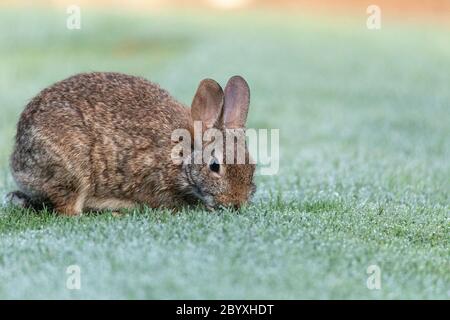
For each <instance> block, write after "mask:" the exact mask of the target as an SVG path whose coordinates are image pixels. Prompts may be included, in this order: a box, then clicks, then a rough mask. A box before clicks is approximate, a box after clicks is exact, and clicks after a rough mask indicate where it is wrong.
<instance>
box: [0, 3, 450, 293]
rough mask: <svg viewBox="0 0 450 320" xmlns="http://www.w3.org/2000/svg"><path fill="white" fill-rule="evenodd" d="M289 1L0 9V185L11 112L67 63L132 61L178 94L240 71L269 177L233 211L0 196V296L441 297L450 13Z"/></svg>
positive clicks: (74, 69)
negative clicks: (270, 152)
mask: <svg viewBox="0 0 450 320" xmlns="http://www.w3.org/2000/svg"><path fill="white" fill-rule="evenodd" d="M130 6H131V5H130ZM287 8H290V7H287ZM287 8H284V9H283V8H279V7H277V8H268V7H261V8H260V7H256V8H241V9H236V10H218V9H211V8H205V7H189V8H186V7H176V8H173V7H172V8H164V9H161V8H159V9H158V10H156V9H155V10H151V9H145V10H144V9H142V10H139V8H133V10H127V9H128V8H127V7H126V6H124V5H122V6H120V5H119V6H113V7H91V6H87V5H86V6H81V10H82V11H81V29H80V30H68V29H67V28H66V19H67V16H68V14H67V13H66V7H65V6H56V7H46V6H37V5H36V6H31V7H30V6H25V7H5V6H3V7H0V108H1V109H0V110H1V118H0V192H1V193H2V194H4V193H6V192H7V191H10V190H13V189H14V188H15V186H14V183H13V181H12V178H11V175H10V173H9V169H8V157H9V154H10V153H11V150H12V143H13V139H14V134H15V125H16V123H17V120H18V117H19V114H20V112H21V111H22V109H23V108H24V106H25V105H26V103H27V101H29V100H30V99H31V98H32V97H33V96H35V95H36V94H37V93H38V92H39V91H40V90H42V89H43V88H45V87H47V86H49V85H50V84H52V83H54V82H56V81H59V80H61V79H64V78H65V77H68V76H70V75H73V74H75V73H79V72H86V71H119V72H124V73H128V74H133V75H140V76H143V77H145V78H148V79H150V80H152V81H155V82H158V83H160V84H161V85H162V87H164V88H166V89H168V90H169V91H170V92H171V93H172V95H173V96H174V97H176V98H177V99H179V100H180V101H181V102H183V103H185V104H186V105H189V104H190V102H191V99H192V97H193V94H194V92H195V89H196V87H197V85H198V83H199V81H200V80H201V79H203V78H207V77H208V78H213V79H216V80H217V81H218V82H220V83H222V84H224V83H225V82H226V80H227V79H228V78H229V77H230V76H232V75H235V74H240V75H242V76H244V77H245V78H246V79H247V81H248V82H249V84H250V87H251V92H252V101H251V106H250V114H249V127H253V128H279V129H280V144H281V146H280V149H281V159H280V172H279V174H278V175H276V176H270V177H269V176H258V177H257V185H258V192H257V194H256V196H255V199H254V200H255V201H254V203H253V204H252V205H251V206H249V207H248V208H246V209H245V210H243V212H241V213H240V214H234V213H230V212H222V213H214V214H211V213H207V212H203V211H201V210H197V211H187V210H186V211H185V212H183V213H182V214H178V215H170V214H169V213H167V212H161V211H157V210H155V211H153V210H146V211H145V212H130V213H129V214H128V215H126V216H124V217H121V218H116V217H113V216H111V215H110V214H105V215H102V216H92V215H91V216H89V215H87V216H82V217H79V218H64V217H57V216H55V215H53V214H50V213H40V214H34V213H31V212H27V211H22V210H17V209H14V208H4V209H2V210H1V213H0V238H1V239H2V240H1V241H0V298H192V299H196V298H236V299H242V298H244V299H245V298H265V299H270V298H274V299H278V298H288V299H292V298H297V299H298V298H300V299H301V298H306V299H310V298H319V299H323V298H331V299H335V298H338V299H342V298H356V299H360V298H369V299H372V298H375V299H378V298H382V299H389V298H394V299H398V298H407V299H409V298H440V299H447V298H448V297H449V289H450V276H449V269H450V261H449V257H450V248H449V244H450V241H449V226H450V225H449V211H450V210H449V209H450V201H449V181H450V179H449V178H450V161H449V159H450V157H449V156H450V144H449V141H450V128H449V123H450V109H449V108H450V91H449V83H450V73H449V70H450V38H449V31H450V23H446V22H445V21H441V20H442V19H439V21H434V20H433V19H431V20H430V19H429V18H424V19H423V20H420V21H414V22H411V21H405V20H402V18H401V17H399V18H392V17H390V18H386V20H382V28H381V30H377V31H375V30H368V29H367V28H366V19H367V17H368V15H367V14H366V12H365V11H362V12H360V13H359V14H358V13H355V12H354V11H351V10H350V9H349V11H348V14H346V12H345V9H341V10H342V11H344V13H342V11H340V14H339V15H330V14H324V13H322V12H321V11H317V12H315V11H308V12H303V11H302V10H290V9H287ZM387 11H388V10H387ZM383 12H384V11H383ZM386 16H387V17H389V14H387V15H386ZM382 17H384V16H382ZM444 20H445V19H444ZM447 22H448V21H447ZM55 125H57V124H55ZM71 264H77V265H79V266H80V267H81V270H82V289H81V290H79V291H77V290H74V291H73V290H68V289H67V288H66V286H65V282H66V278H67V275H66V268H67V266H69V265H71ZM373 264H375V265H378V266H379V267H380V268H381V271H382V288H381V290H369V289H368V288H367V286H366V280H367V277H368V275H367V273H366V269H367V267H368V266H370V265H373Z"/></svg>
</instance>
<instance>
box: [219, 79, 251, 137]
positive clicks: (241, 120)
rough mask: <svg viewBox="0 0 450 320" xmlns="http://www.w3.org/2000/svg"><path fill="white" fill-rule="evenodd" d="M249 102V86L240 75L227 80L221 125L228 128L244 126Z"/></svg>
mask: <svg viewBox="0 0 450 320" xmlns="http://www.w3.org/2000/svg"><path fill="white" fill-rule="evenodd" d="M249 104H250V88H249V87H248V84H247V82H246V81H245V80H244V78H242V77H241V76H234V77H231V78H230V80H228V83H227V85H226V87H225V103H224V106H223V126H224V127H225V128H228V129H236V128H244V127H245V122H246V121H247V113H248V107H249Z"/></svg>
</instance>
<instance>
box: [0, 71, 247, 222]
mask: <svg viewBox="0 0 450 320" xmlns="http://www.w3.org/2000/svg"><path fill="white" fill-rule="evenodd" d="M249 97H250V92H249V88H248V85H247V83H246V82H245V80H244V79H243V78H241V77H239V76H235V77H232V78H231V79H230V80H229V81H228V84H227V86H226V88H225V92H223V91H222V88H221V87H220V85H219V84H218V83H217V82H215V81H214V80H211V79H205V80H203V81H201V82H200V85H199V87H198V89H197V92H196V94H195V97H194V99H193V102H192V107H191V109H188V108H186V107H184V106H183V105H182V104H181V103H179V102H177V101H176V100H175V99H173V98H172V97H171V96H170V95H169V93H168V92H167V91H165V90H163V89H161V88H160V87H159V86H158V85H157V84H154V83H151V82H149V81H147V80H145V79H143V78H139V77H134V76H128V75H124V74H119V73H85V74H78V75H75V76H73V77H70V78H68V79H66V80H63V81H61V82H58V83H56V84H54V85H53V86H51V87H49V88H47V89H44V90H43V91H42V92H41V93H40V94H39V95H38V96H36V97H35V98H34V99H33V100H31V102H30V103H29V104H28V105H27V107H26V108H25V110H24V112H23V113H22V115H21V117H20V120H19V124H18V128H17V135H16V144H15V149H14V152H13V154H12V157H11V169H12V174H13V177H14V179H15V181H16V182H17V185H18V186H19V189H20V191H16V192H12V193H10V194H8V195H7V201H9V202H10V203H13V204H18V205H21V206H23V207H31V208H35V209H39V208H40V207H42V206H43V205H45V204H46V205H50V206H51V207H52V208H54V210H55V211H56V212H58V213H61V214H65V215H78V214H81V213H82V212H83V211H86V210H102V209H112V210H116V209H121V208H132V207H135V206H138V205H142V204H144V205H147V206H149V207H152V208H171V209H176V208H180V207H182V206H184V205H190V204H196V203H203V204H204V205H206V207H208V208H209V209H213V208H217V207H219V206H233V207H240V206H241V205H242V204H243V203H245V202H247V201H248V199H249V198H250V196H251V195H252V194H253V192H254V190H255V185H254V183H253V175H254V171H255V165H254V164H251V163H247V162H246V163H245V164H222V162H223V161H221V160H222V159H219V160H218V159H212V160H211V161H209V162H208V163H204V164H201V165H197V164H186V163H184V162H183V163H182V164H177V163H174V161H172V158H171V151H172V149H173V147H174V144H175V143H176V142H174V141H172V139H171V133H172V132H173V130H175V129H180V128H183V129H187V130H189V132H193V123H194V121H202V123H203V124H204V125H205V126H206V127H211V126H213V127H215V128H218V129H220V130H222V131H223V130H225V129H226V128H228V127H230V128H242V127H244V126H245V122H246V118H247V112H248V106H249ZM191 136H192V137H193V134H192V135H191ZM246 154H247V156H248V153H247V151H246ZM184 156H185V157H191V156H192V154H187V155H184ZM212 157H214V156H212Z"/></svg>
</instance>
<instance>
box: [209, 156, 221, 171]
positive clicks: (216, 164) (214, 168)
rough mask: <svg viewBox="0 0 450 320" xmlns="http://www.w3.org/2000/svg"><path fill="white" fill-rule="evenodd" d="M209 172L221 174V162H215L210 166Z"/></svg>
mask: <svg viewBox="0 0 450 320" xmlns="http://www.w3.org/2000/svg"><path fill="white" fill-rule="evenodd" d="M209 170H211V171H212V172H216V173H217V172H219V170H220V164H219V162H217V160H215V159H214V160H213V161H212V162H211V163H210V164H209Z"/></svg>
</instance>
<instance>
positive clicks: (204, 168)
mask: <svg viewBox="0 0 450 320" xmlns="http://www.w3.org/2000/svg"><path fill="white" fill-rule="evenodd" d="M249 103H250V89H249V87H248V84H247V82H246V81H245V80H244V79H243V78H242V77H240V76H234V77H232V78H231V79H230V80H229V81H228V83H227V85H226V87H225V90H222V88H221V87H220V85H219V84H218V83H217V82H216V81H214V80H211V79H205V80H203V81H202V82H200V85H199V87H198V89H197V92H196V94H195V97H194V99H193V102H192V106H191V117H192V120H193V122H194V123H195V122H197V123H199V122H201V124H202V125H201V128H202V131H203V132H204V133H205V134H206V132H205V131H208V130H210V129H213V131H215V132H216V133H220V135H221V137H222V138H221V139H218V138H220V137H217V136H214V138H213V139H210V140H211V141H208V139H206V140H207V142H205V140H204V139H202V140H203V141H202V146H201V147H200V148H198V149H199V150H196V151H194V152H191V154H190V155H188V156H187V157H186V158H185V161H184V163H183V171H184V175H185V178H186V181H187V184H188V189H189V192H190V193H191V194H192V195H194V197H196V198H197V199H198V200H200V201H201V202H202V203H203V204H204V205H205V206H206V207H207V208H209V209H215V208H218V207H232V208H234V209H239V208H240V207H241V206H242V205H243V204H245V203H246V202H248V200H249V199H250V198H251V196H252V195H253V193H254V192H255V190H256V187H255V184H254V182H253V175H254V172H255V164H254V163H253V161H252V159H251V158H250V155H249V153H248V149H247V145H246V143H245V131H244V130H245V123H246V120H247V113H248V108H249ZM210 131H211V130H210ZM230 131H232V132H234V133H235V134H236V133H237V134H236V135H235V136H234V137H232V136H229V134H230ZM194 136H195V133H194ZM228 137H230V138H228ZM231 137H232V138H231ZM240 138H242V139H241V140H240ZM216 139H217V140H216ZM230 141H231V142H230ZM238 141H240V142H241V143H238ZM193 143H194V144H195V143H197V141H193ZM212 143H215V146H216V147H217V146H221V147H220V148H216V147H214V148H211V144H212ZM208 147H209V148H210V150H212V151H211V152H205V148H208ZM199 152H201V153H202V155H200V157H201V159H202V161H201V163H199V162H198V161H195V160H194V159H195V157H196V156H199V155H198V153H199ZM239 155H242V157H241V159H240V161H238V159H237V158H238V157H239ZM242 160H243V161H242Z"/></svg>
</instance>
